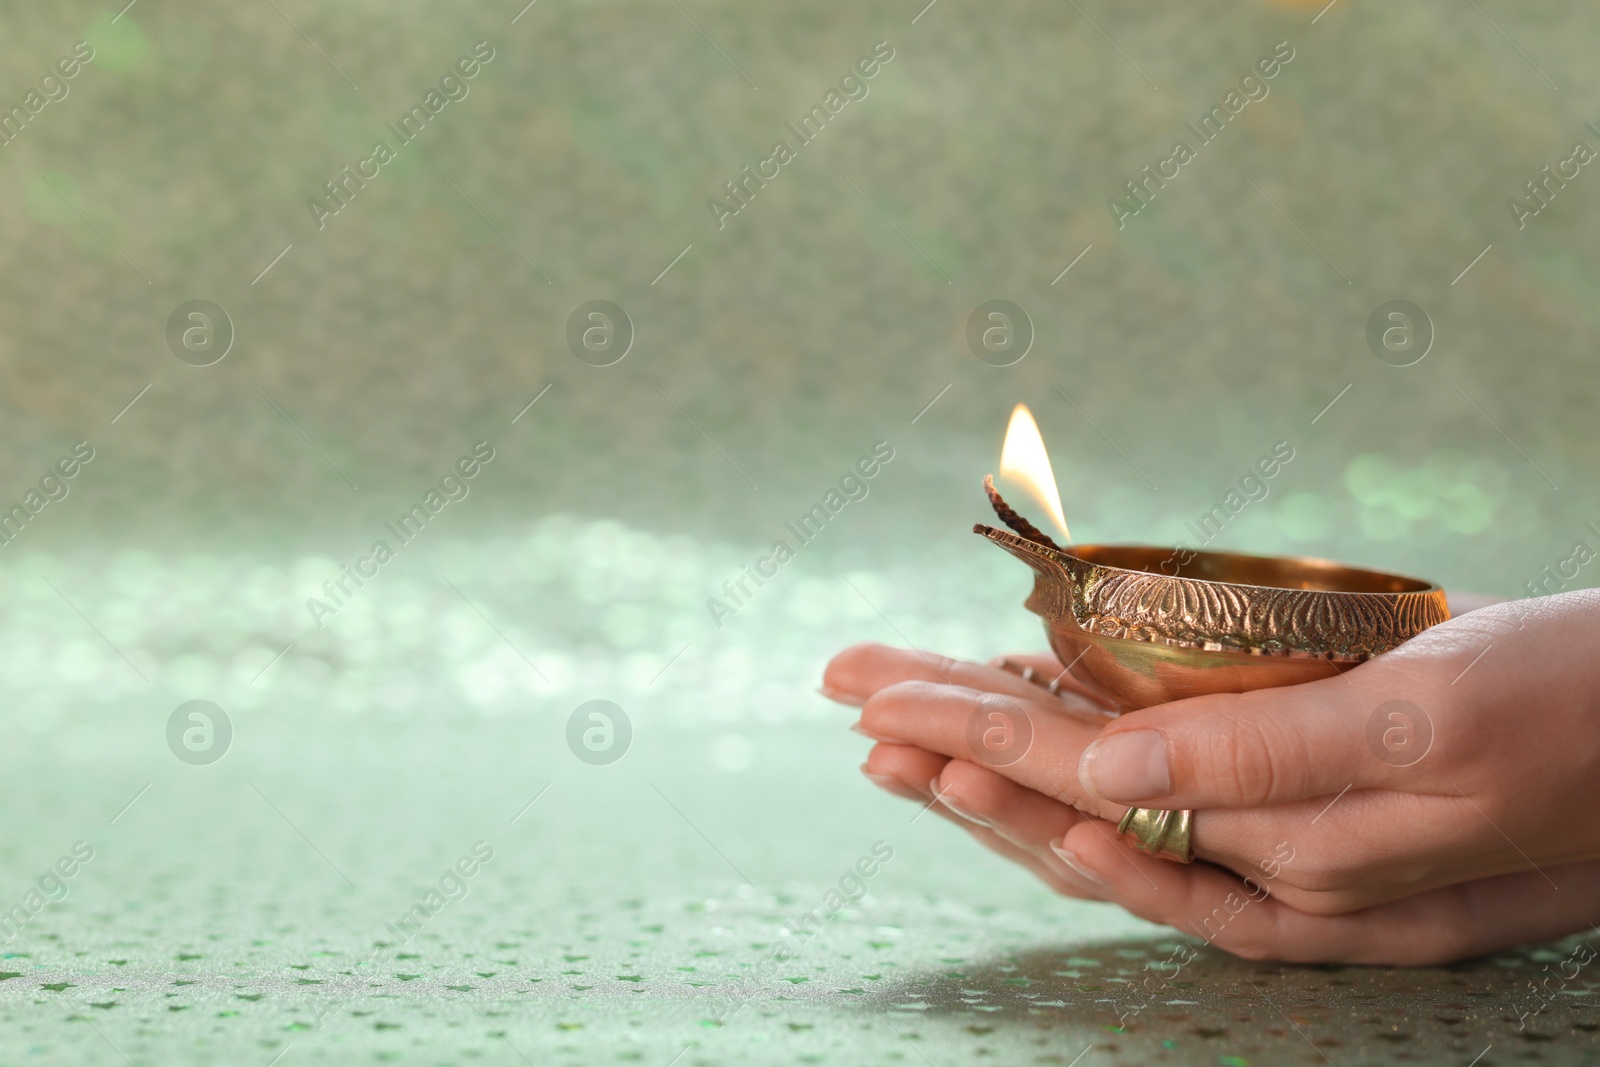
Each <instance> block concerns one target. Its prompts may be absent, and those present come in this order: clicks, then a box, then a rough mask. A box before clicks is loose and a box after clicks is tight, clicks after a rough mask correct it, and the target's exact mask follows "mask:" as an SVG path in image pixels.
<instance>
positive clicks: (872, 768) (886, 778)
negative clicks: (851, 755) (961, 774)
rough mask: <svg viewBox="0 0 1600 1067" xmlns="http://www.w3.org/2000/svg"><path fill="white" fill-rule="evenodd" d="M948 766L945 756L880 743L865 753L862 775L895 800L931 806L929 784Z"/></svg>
mask: <svg viewBox="0 0 1600 1067" xmlns="http://www.w3.org/2000/svg"><path fill="white" fill-rule="evenodd" d="M949 762H950V758H949V757H948V756H941V755H939V754H937V753H934V752H929V751H928V750H927V749H923V748H918V747H916V746H915V745H898V744H890V743H885V742H879V743H878V744H876V745H873V746H872V751H871V752H869V753H867V761H866V762H865V763H863V764H862V765H861V773H862V774H864V775H866V776H867V777H868V778H869V779H871V780H872V781H873V782H874V783H876V784H877V785H879V786H882V787H883V788H884V789H887V790H889V791H890V792H891V793H894V794H895V795H896V796H903V797H905V798H906V799H907V800H915V801H918V802H919V803H923V804H929V803H932V802H933V792H932V790H930V789H929V787H928V783H929V782H931V781H932V780H933V779H935V778H937V777H938V776H939V773H940V772H941V771H943V770H944V766H945V764H947V763H949Z"/></svg>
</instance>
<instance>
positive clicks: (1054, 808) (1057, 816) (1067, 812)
mask: <svg viewBox="0 0 1600 1067" xmlns="http://www.w3.org/2000/svg"><path fill="white" fill-rule="evenodd" d="M929 784H930V787H931V788H933V789H934V796H935V797H936V798H937V799H938V801H939V803H940V804H941V805H943V806H944V807H946V808H949V809H950V810H951V811H954V812H955V813H956V814H957V815H959V816H961V817H962V818H964V819H967V820H969V821H971V822H974V823H976V824H978V825H980V826H984V827H987V828H988V829H990V830H992V831H994V833H996V834H997V835H999V836H1000V837H1001V838H1004V839H1005V840H1006V841H1009V842H1011V843H1012V844H1013V845H1015V846H1017V847H1018V848H1021V849H1025V850H1027V851H1028V852H1030V853H1032V854H1033V855H1034V857H1036V858H1037V860H1038V861H1039V862H1041V863H1043V864H1044V865H1045V866H1046V867H1049V868H1051V869H1052V870H1054V871H1055V872H1056V873H1057V874H1058V875H1059V876H1061V877H1064V878H1066V879H1067V880H1068V881H1070V882H1072V883H1073V884H1074V885H1075V886H1076V888H1077V889H1078V891H1079V892H1078V894H1077V895H1080V896H1086V897H1098V894H1097V892H1096V887H1095V885H1094V884H1093V883H1092V882H1088V881H1085V880H1083V879H1082V878H1081V877H1079V875H1078V874H1077V872H1076V871H1073V870H1072V869H1071V868H1070V867H1068V866H1067V865H1066V864H1064V863H1062V862H1061V858H1060V856H1059V855H1058V854H1057V853H1056V852H1055V851H1054V850H1053V849H1052V848H1051V845H1052V844H1053V843H1054V842H1055V841H1057V840H1059V839H1060V838H1061V836H1062V835H1063V834H1065V833H1066V832H1067V831H1068V830H1070V829H1072V827H1074V826H1076V825H1077V824H1078V823H1079V822H1080V821H1081V820H1082V818H1083V817H1082V816H1081V815H1079V814H1078V812H1076V811H1075V810H1073V809H1072V808H1070V807H1068V806H1067V805H1065V804H1063V803H1061V802H1060V801H1058V800H1052V799H1051V798H1049V797H1047V796H1045V795H1043V794H1042V793H1037V792H1035V791H1033V790H1032V789H1027V788H1025V787H1023V786H1020V785H1018V784H1017V783H1016V782H1013V781H1012V780H1011V779H1009V778H1007V777H1005V776H1004V775H1000V774H996V773H995V772H994V771H991V770H989V769H988V768H987V767H980V766H978V765H977V764H975V763H968V762H966V761H965V760H951V761H950V762H948V763H946V764H945V766H944V770H943V771H941V772H940V774H939V777H937V778H935V779H934V780H933V781H932V782H931V783H929Z"/></svg>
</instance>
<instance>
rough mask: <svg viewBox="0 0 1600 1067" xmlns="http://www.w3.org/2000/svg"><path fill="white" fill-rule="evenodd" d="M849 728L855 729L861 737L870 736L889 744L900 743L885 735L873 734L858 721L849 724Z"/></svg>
mask: <svg viewBox="0 0 1600 1067" xmlns="http://www.w3.org/2000/svg"><path fill="white" fill-rule="evenodd" d="M850 729H851V730H853V731H855V732H856V733H858V734H860V735H861V736H862V737H870V738H872V740H874V741H887V742H889V743H890V744H899V743H900V742H898V741H896V740H895V739H894V738H892V737H885V736H883V735H882V734H875V733H873V732H872V731H871V730H869V729H867V728H866V727H865V726H862V725H861V724H860V723H858V722H853V723H851V724H850Z"/></svg>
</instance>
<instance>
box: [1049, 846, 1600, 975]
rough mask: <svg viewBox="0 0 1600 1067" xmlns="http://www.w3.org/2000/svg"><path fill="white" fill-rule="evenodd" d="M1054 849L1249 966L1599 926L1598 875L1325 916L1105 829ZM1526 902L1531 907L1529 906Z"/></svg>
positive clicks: (1364, 956)
mask: <svg viewBox="0 0 1600 1067" xmlns="http://www.w3.org/2000/svg"><path fill="white" fill-rule="evenodd" d="M1063 848H1064V849H1065V850H1066V851H1067V852H1068V854H1069V855H1070V856H1071V857H1072V859H1073V861H1074V862H1075V863H1076V864H1079V865H1081V866H1082V867H1083V868H1084V869H1085V870H1086V871H1088V872H1089V873H1092V874H1094V875H1096V876H1098V877H1101V878H1103V879H1104V881H1105V890H1106V892H1107V893H1108V894H1109V899H1111V900H1112V901H1113V902H1114V903H1117V904H1120V905H1121V906H1123V907H1124V908H1126V909H1127V910H1128V911H1130V912H1132V913H1133V914H1135V915H1138V916H1139V917H1140V918H1144V919H1148V920H1150V921H1152V922H1161V923H1166V924H1167V925H1169V926H1173V927H1176V928H1177V929H1179V930H1182V931H1184V932H1185V933H1191V934H1195V935H1196V936H1199V937H1202V938H1204V939H1205V940H1206V941H1208V942H1210V943H1212V944H1214V945H1216V946H1217V947H1219V948H1223V949H1225V950H1227V951H1229V952H1232V953H1234V954H1235V955H1239V956H1244V957H1245V958H1247V959H1275V960H1283V961H1286V962H1299V963H1312V962H1344V963H1363V964H1390V965H1399V966H1423V965H1429V964H1439V963H1445V962H1450V961H1453V960H1458V959H1462V958H1466V957H1469V956H1473V955H1477V954H1480V953H1483V952H1488V951H1492V950H1494V949H1499V948H1504V947H1506V946H1509V945H1515V944H1521V943H1524V942H1528V941H1540V940H1546V939H1549V938H1552V937H1557V936H1560V935H1562V934H1566V933H1572V932H1575V931H1577V930H1582V929H1586V928H1589V927H1591V926H1592V924H1593V923H1594V922H1595V921H1596V920H1597V919H1600V863H1586V864H1574V865H1570V866H1567V867H1561V868H1554V869H1552V870H1551V871H1549V872H1546V873H1547V874H1550V875H1552V876H1558V877H1556V878H1555V881H1556V882H1557V883H1558V884H1560V885H1561V886H1562V887H1563V891H1562V892H1559V893H1558V892H1555V891H1554V890H1553V889H1552V887H1551V885H1550V884H1549V883H1548V882H1546V881H1545V880H1544V876H1543V875H1541V874H1540V873H1539V872H1536V871H1524V872H1519V873H1516V874H1509V875H1501V876H1498V877H1495V878H1488V879H1483V880H1481V881H1476V882H1469V883H1466V884H1465V885H1459V886H1452V887H1448V888H1444V889H1437V890H1433V891H1431V892H1428V893H1422V894H1419V895H1417V896H1413V897H1409V898H1406V899H1405V900H1400V901H1395V902H1393V903H1389V904H1384V905H1380V906H1377V907H1373V908H1367V909H1364V910H1361V911H1356V912H1351V913H1349V914H1347V915H1333V916H1324V915H1309V914H1306V913H1303V912H1299V911H1297V910H1295V909H1293V908H1291V907H1289V906H1288V905H1286V904H1284V903H1283V902H1282V901H1280V900H1278V899H1277V898H1276V896H1274V895H1272V894H1273V890H1272V883H1271V881H1270V880H1266V879H1254V880H1251V881H1241V880H1240V879H1238V878H1235V877H1233V876H1232V875H1231V874H1229V873H1227V872H1225V871H1221V870H1219V869H1217V868H1215V867H1210V866H1208V865H1206V864H1194V865H1190V866H1181V865H1179V864H1174V863H1167V862H1165V861H1162V860H1157V859H1153V858H1150V857H1146V856H1143V855H1140V854H1139V853H1137V852H1134V851H1132V850H1131V849H1128V848H1127V847H1126V846H1124V845H1122V844H1120V843H1118V842H1116V841H1114V840H1112V839H1111V837H1110V834H1109V833H1108V828H1107V827H1105V826H1104V825H1103V824H1101V825H1091V824H1089V823H1087V822H1086V823H1084V824H1083V825H1080V826H1079V827H1077V828H1075V829H1073V830H1072V831H1070V832H1069V833H1068V834H1067V836H1066V838H1065V839H1064V841H1063ZM1567 889H1571V890H1572V891H1571V892H1567V891H1566V890H1567ZM1534 900H1537V901H1539V905H1538V906H1530V902H1531V901H1534Z"/></svg>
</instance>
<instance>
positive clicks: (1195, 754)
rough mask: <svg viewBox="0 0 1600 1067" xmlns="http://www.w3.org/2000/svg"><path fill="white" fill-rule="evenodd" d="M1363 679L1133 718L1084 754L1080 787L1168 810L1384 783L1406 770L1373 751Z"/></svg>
mask: <svg viewBox="0 0 1600 1067" xmlns="http://www.w3.org/2000/svg"><path fill="white" fill-rule="evenodd" d="M1357 673H1359V669H1358V671H1353V672H1350V673H1348V674H1344V675H1339V676H1336V677H1333V678H1325V679H1319V680H1318V681H1315V682H1307V683H1305V684H1303V685H1297V686H1289V687H1286V688H1282V689H1261V690H1256V691H1255V692H1252V693H1241V694H1218V695H1215V696H1204V697H1193V698H1190V699H1188V700H1179V701H1175V702H1173V703H1171V704H1163V705H1159V706H1157V707H1153V708H1145V709H1143V710H1140V711H1134V712H1130V713H1128V714H1126V715H1124V716H1123V717H1122V718H1120V719H1118V720H1117V721H1116V722H1114V723H1112V724H1111V725H1109V726H1107V727H1106V728H1105V729H1104V730H1103V731H1101V733H1100V734H1099V736H1098V737H1096V739H1095V741H1094V742H1093V743H1092V744H1091V745H1089V747H1088V748H1086V749H1084V751H1083V755H1082V756H1081V757H1080V758H1079V760H1078V778H1079V781H1080V782H1081V784H1082V786H1083V788H1084V790H1085V791H1086V792H1088V793H1089V794H1090V795H1092V796H1096V797H1099V798H1101V799H1102V800H1110V801H1115V802H1117V803H1121V804H1138V805H1140V806H1144V807H1154V808H1164V809H1178V808H1255V807H1264V806H1267V805H1272V804H1285V803H1288V802H1290V801H1295V800H1302V799H1304V798H1306V797H1315V796H1325V795H1327V794H1330V793H1337V792H1339V791H1341V790H1343V789H1345V788H1348V787H1350V786H1352V785H1353V786H1356V787H1357V788H1361V787H1364V786H1369V785H1377V784H1383V783H1384V782H1385V781H1387V775H1386V774H1385V773H1384V772H1386V771H1388V770H1390V768H1391V766H1394V765H1397V764H1396V763H1395V761H1394V760H1393V759H1387V760H1386V759H1385V758H1383V756H1382V755H1381V754H1377V755H1376V756H1375V752H1374V750H1371V749H1370V748H1369V746H1368V741H1367V733H1368V728H1367V727H1368V719H1369V718H1370V717H1372V715H1373V714H1374V712H1373V707H1374V706H1375V705H1374V703H1373V702H1371V701H1369V700H1368V699H1367V696H1368V693H1367V690H1368V688H1369V687H1368V686H1366V685H1362V684H1360V683H1359V682H1358V681H1357V679H1355V678H1354V677H1353V675H1355V674H1357ZM1377 703H1379V704H1381V703H1382V702H1381V701H1379V702H1377ZM1405 706H1406V707H1409V708H1412V709H1413V710H1420V709H1416V708H1415V705H1405ZM1388 714H1394V713H1393V712H1390V713H1388ZM1382 726H1383V727H1386V728H1390V729H1393V727H1392V726H1391V725H1390V723H1389V721H1388V720H1387V719H1385V720H1384V721H1383V723H1382ZM1419 726H1420V724H1419ZM1381 732H1382V731H1381V730H1380V733H1381ZM1423 732H1424V731H1423V730H1422V729H1418V734H1419V735H1420V734H1421V733H1423ZM1426 734H1427V737H1426V739H1424V738H1423V737H1421V736H1418V737H1417V739H1416V740H1417V742H1418V746H1419V747H1420V748H1423V749H1424V750H1425V748H1426V743H1427V741H1430V740H1431V737H1432V730H1431V726H1429V727H1427V728H1426Z"/></svg>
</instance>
